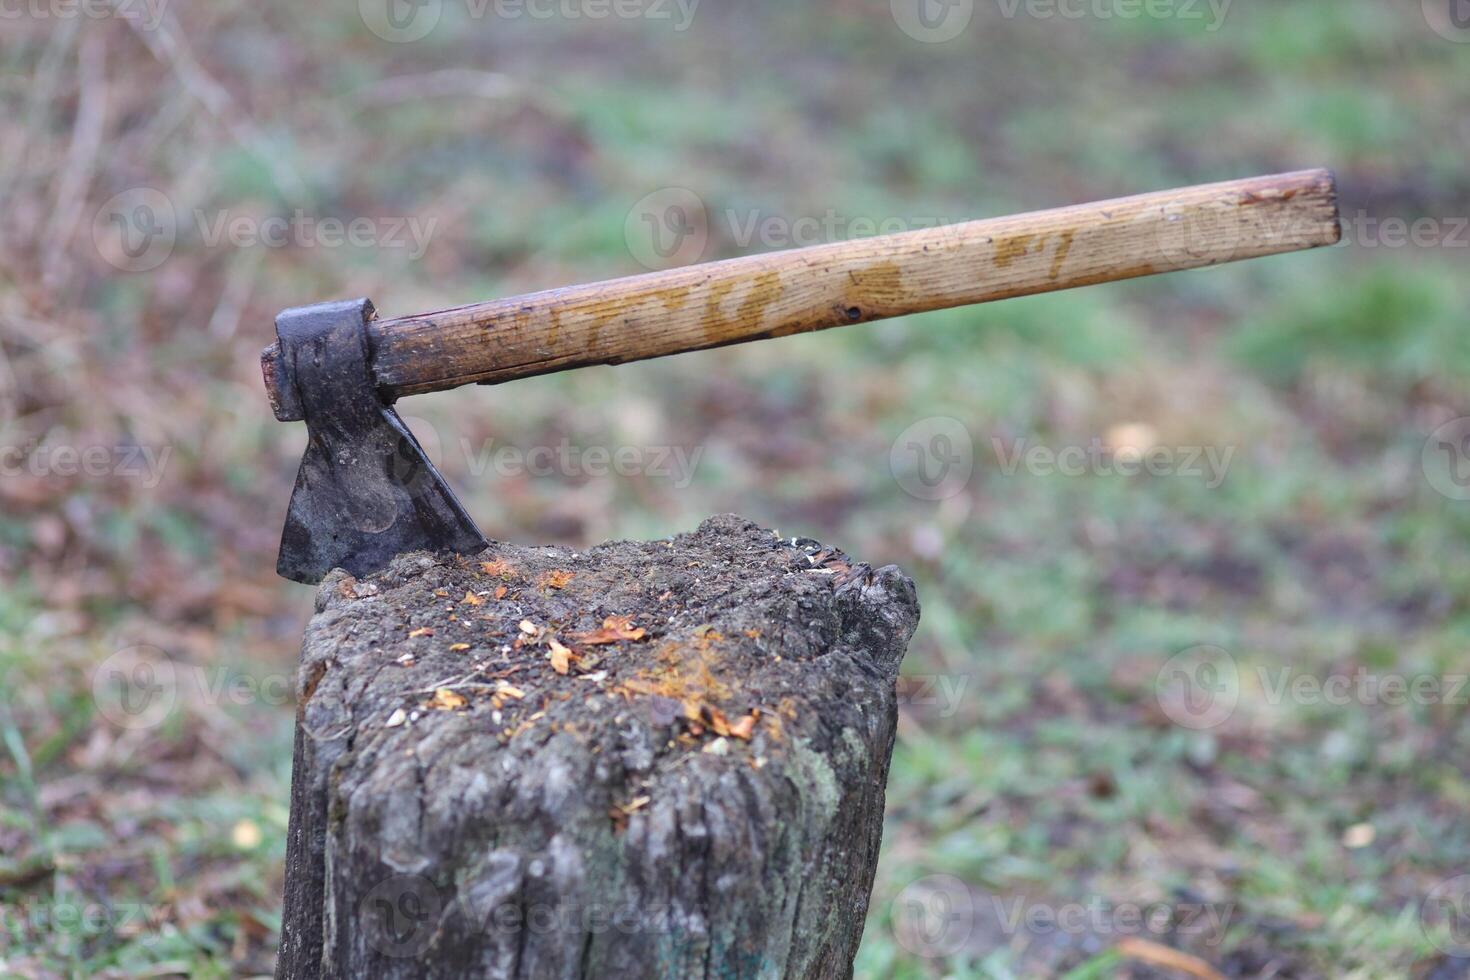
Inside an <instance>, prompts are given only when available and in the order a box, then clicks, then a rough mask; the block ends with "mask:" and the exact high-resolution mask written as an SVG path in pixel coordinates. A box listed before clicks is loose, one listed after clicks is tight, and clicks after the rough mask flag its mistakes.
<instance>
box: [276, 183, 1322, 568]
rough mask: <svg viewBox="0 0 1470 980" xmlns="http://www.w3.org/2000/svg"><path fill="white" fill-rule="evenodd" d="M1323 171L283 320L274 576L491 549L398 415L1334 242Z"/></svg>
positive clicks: (341, 307) (339, 307)
mask: <svg viewBox="0 0 1470 980" xmlns="http://www.w3.org/2000/svg"><path fill="white" fill-rule="evenodd" d="M1341 235H1342V231H1341V225H1340V222H1339V219H1338V211H1337V189H1336V183H1335V180H1334V177H1333V175H1332V173H1331V172H1330V171H1327V170H1306V171H1301V172H1298V173H1289V174H1278V175H1274V176H1268V177H1253V178H1248V179H1245V180H1236V181H1227V182H1224V183H1218V184H1205V185H1202V186H1198V187H1189V188H1183V189H1179V190H1172V191H1162V192H1159V193H1153V194H1143V195H1139V196H1136V197H1126V198H1120V199H1117V200H1112V201H1103V202H1100V203H1096V204H1083V205H1077V206H1073V207H1066V208H1059V209H1056V210H1052V211H1039V212H1034V213H1030V214H1022V215H1015V216H1012V217H1004V218H991V219H987V220H982V221H972V222H967V223H964V224H957V225H948V226H944V227H936V228H925V229H922V230H918V231H910V232H905V233H902V234H897V235H889V236H884V237H877V238H866V239H858V240H853V241H843V242H836V243H833V244H827V245H820V246H816V247H812V248H804V249H794V250H791V251H785V252H775V253H770V254H761V255H752V256H747V257H745V258H737V259H730V260H727V261H722V262H713V263H708V264H704V265H693V266H686V267H684V268H678V269H672V270H669V271H665V272H655V273H651V274H648V275H642V276H634V277H632V278H628V279H618V280H614V281H611V282H601V283H593V284H590V285H584V286H571V287H567V288H564V289H552V290H548V291H545V292H539V293H531V294H529V295H526V296H518V297H514V298H511V299H500V300H492V301H490V302H488V303H480V304H477V305H474V306H462V307H458V308H456V309H450V310H441V311H439V312H435V313H422V314H418V315H415V316H404V317H396V318H394V319H391V320H382V319H378V318H377V316H376V314H375V312H374V309H373V305H372V303H371V302H369V301H368V300H366V299H357V300H351V301H347V302H337V303H324V304H320V305H317V306H307V307H300V308H296V309H290V310H286V311H285V312H284V313H282V314H281V315H280V316H279V317H277V319H276V336H277V342H276V343H275V344H272V345H271V346H270V347H268V348H266V349H265V351H264V352H263V353H262V355H261V366H262V370H263V372H264V375H265V385H266V390H267V392H268V393H269V395H270V401H271V406H272V408H273V409H274V410H275V415H276V418H278V419H280V420H281V421H283V422H292V421H301V420H304V421H305V422H306V426H307V432H308V435H309V442H308V444H307V448H306V454H305V456H304V457H303V458H302V461H301V469H300V471H299V472H298V474H297V477H296V487H295V490H294V491H293V493H292V496H291V505H290V509H289V511H288V513H287V517H286V527H285V531H284V533H283V535H282V537H281V553H280V560H279V562H278V563H277V566H276V567H277V571H278V572H279V573H280V574H281V575H283V576H284V577H286V578H288V579H292V580H294V581H297V582H307V583H311V582H319V581H321V579H322V578H323V577H325V576H326V574H327V573H328V572H330V571H331V570H332V569H334V568H342V569H345V570H346V571H348V572H350V573H352V574H353V575H365V574H368V573H370V572H373V571H376V570H378V569H381V568H383V567H384V566H385V565H387V564H388V562H389V561H391V560H392V559H393V558H394V557H395V556H397V555H399V554H402V553H404V552H408V551H417V550H421V549H422V550H429V551H446V550H447V551H453V552H459V553H462V554H473V553H475V552H478V551H480V550H482V549H484V548H485V547H487V545H488V541H487V540H486V539H485V536H484V535H483V534H481V533H480V531H479V529H478V528H477V527H476V526H475V522H474V521H473V520H471V519H470V516H469V515H468V514H467V513H466V512H465V510H464V508H463V507H462V506H461V505H460V503H459V501H458V500H456V499H455V496H454V492H453V491H452V490H450V488H449V485H448V484H447V483H446V482H445V481H444V478H443V477H442V476H441V475H440V474H439V473H438V472H437V471H436V470H435V469H434V467H433V465H432V464H431V463H430V462H429V460H428V458H427V457H426V456H425V455H424V452H423V449H422V448H421V447H420V446H419V443H418V441H417V440H416V439H414V437H413V434H412V433H411V432H409V430H408V428H407V427H406V426H405V425H404V424H403V422H402V420H401V419H400V418H399V417H398V413H397V412H395V411H394V410H393V408H392V405H393V404H394V402H396V401H397V400H398V399H399V398H402V397H404V396H405V395H417V394H422V393H424V392H430V391H443V390H445V389H449V388H457V387H459V386H460V385H467V384H499V383H501V382H504V381H513V380H515V379H517V378H529V377H533V376H535V375H538V374H547V373H550V372H553V371H567V370H571V369H572V368H579V367H586V366H588V365H593V364H621V363H623V362H625V361H637V360H643V359H645V358H651V357H663V356H665V355H668V354H679V353H683V352H685V351H695V350H704V349H707V348H711V347H722V346H725V345H727V344H739V343H744V342H746V341H750V340H764V339H766V338H770V337H784V336H787V335H788V334H795V333H802V332H804V331H809V330H824V329H826V328H828V327H837V326H843V325H846V324H852V323H861V322H864V321H869V320H881V319H884V318H886V317H894V316H902V315H904V314H909V313H922V312H926V311H929V310H938V309H947V308H950V307H957V306H968V305H971V304H975V303H985V302H989V301H991V300H999V299H1008V298H1010V297H1013V296H1026V295H1030V294H1034V293H1044V292H1050V291H1052V290H1058V289H1071V288H1073V287H1076V286H1090V285H1093V284H1096V283H1102V282H1112V281H1115V280H1122V279H1133V278H1137V277H1139V276H1147V275H1153V274H1155V273H1162V272H1175V271H1180V270H1184V269H1196V268H1201V267H1204V266H1210V265H1218V264H1220V263H1223V262H1232V261H1236V260H1240V259H1249V258H1257V257H1260V256H1265V255H1274V254H1279V253H1282V252H1290V251H1295V250H1299V249H1307V248H1315V247H1318V246H1322V245H1333V244H1336V243H1337V242H1338V241H1339V240H1340V239H1341Z"/></svg>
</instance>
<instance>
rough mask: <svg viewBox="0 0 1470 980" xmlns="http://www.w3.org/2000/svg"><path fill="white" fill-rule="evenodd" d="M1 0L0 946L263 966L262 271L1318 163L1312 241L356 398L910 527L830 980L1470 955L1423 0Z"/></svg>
mask: <svg viewBox="0 0 1470 980" xmlns="http://www.w3.org/2000/svg"><path fill="white" fill-rule="evenodd" d="M0 31H3V34H4V44H3V46H0V105H3V111H0V259H3V261H0V576H3V590H0V975H6V976H9V975H16V976H26V977H31V976H174V975H183V976H195V977H225V976H250V975H259V974H265V973H269V972H270V970H271V969H272V966H273V959H274V949H275V944H276V941H277V934H278V929H279V924H280V920H279V915H280V910H279V904H280V894H281V866H282V859H283V855H284V849H285V843H284V841H285V831H286V817H287V809H286V806H287V795H288V783H289V767H290V754H291V726H292V719H293V705H292V703H291V691H292V678H293V673H292V672H293V669H294V664H295V660H296V656H297V645H298V643H299V639H300V635H301V631H302V629H303V627H304V625H305V623H306V620H307V618H308V617H309V615H310V613H311V609H312V601H313V592H312V590H311V589H309V588H306V587H303V586H297V585H291V584H288V583H285V582H282V581H280V580H278V579H276V578H275V576H274V564H275V550H276V545H277V541H278V534H279V529H280V526H281V523H282V520H283V517H284V512H285V507H286V503H287V500H288V498H289V494H290V488H291V484H292V480H293V478H294V472H295V467H296V464H297V461H298V460H299V458H300V452H301V449H302V447H303V445H304V442H305V431H304V428H303V427H302V426H300V425H281V424H278V423H276V422H275V421H274V420H273V419H272V417H271V414H270V411H269V409H268V406H267V403H266V400H265V396H264V393H263V391H262V387H261V382H260V377H259V369H258V364H257V358H258V353H259V350H260V348H261V347H262V346H264V345H265V344H266V343H268V342H269V341H270V340H271V339H272V336H273V327H272V321H273V318H274V315H275V314H276V312H278V311H279V310H280V309H282V308H284V307H287V306H293V305H300V304H303V303H309V302H315V301H320V300H326V299H335V298H343V297H352V296H359V295H368V296H371V297H373V298H374V299H375V300H376V301H377V303H378V306H379V309H380V310H381V311H382V313H383V314H384V315H387V316H394V315H400V314H406V313H416V312H421V311H424V310H430V309H437V308H442V307H446V306H451V305H456V304H460V303H467V302H473V301H477V300H482V299H487V298H491V297H495V296H500V295H509V294H513V293H516V292H522V291H528V290H533V289H539V288H545V287H552V286H558V285H565V284H569V283H573V282H579V281H586V280H592V279H597V278H603V277H610V276H614V275H622V274H630V273H636V272H640V271H644V270H645V269H646V268H648V267H657V266H660V265H663V264H670V263H683V262H690V261H696V260H700V259H705V260H707V259H713V258H720V257H728V256H733V255H741V254H748V253H751V252H757V251H762V250H768V249H775V248H785V247H791V246H793V245H809V244H817V243H819V242H822V241H828V240H834V239H839V238H848V237H856V236H861V235H867V234H873V233H875V232H882V231H896V230H903V229H906V228H913V227H923V226H928V225H932V224H936V223H949V222H954V221H960V220H965V219H968V218H972V217H982V216H986V215H992V214H1003V213H1009V212H1015V211H1021V210H1029V209H1034V208H1043V207H1051V206H1056V205H1062V204H1069V203H1077V202H1082V201H1087V200H1093V199H1100V198H1106V197H1111V196H1118V195H1123V194H1130V193H1135V192H1140V191H1145V190H1155V189H1162V188H1165V187H1169V186H1173V185H1178V184H1190V183H1199V182H1204V181H1209V180H1217V179H1227V178H1233V177H1242V176H1248V175H1251V174H1256V173H1268V172H1273V171H1281V170H1293V169H1300V168H1303V167H1309V166H1318V165H1329V166H1332V167H1334V168H1336V170H1337V173H1338V175H1339V177H1340V180H1341V183H1342V189H1343V199H1342V206H1343V215H1344V239H1345V240H1344V244H1343V245H1342V246H1341V247H1338V248H1332V249H1324V250H1320V251H1317V252H1312V253H1308V254H1302V255H1293V256H1287V257H1282V258H1275V259H1267V260H1263V261H1258V262H1253V263H1246V264H1242V265H1235V266H1229V267H1224V268H1219V269H1213V270H1208V271H1203V272H1191V273H1184V274H1178V275H1173V276H1167V277H1161V278H1158V279H1154V280H1144V281H1138V282H1133V283H1127V284H1119V285H1109V286H1102V287H1097V288H1093V289H1088V290H1085V291H1080V292H1073V293H1066V294H1058V295H1054V296H1047V297H1038V298H1032V299H1024V300H1016V301H1011V302H1007V303H1002V304H996V305H992V306H986V307H982V308H977V309H970V310H962V311H956V312H950V313H941V314H932V315H928V316H924V317H917V318H912V319H909V320H902V321H894V322H888V323H882V324H875V325H868V326H860V327H855V328H851V329H847V330H841V331H835V332H828V333H823V334H818V335H808V336H803V337H798V338H792V339H786V340H781V341H774V342H769V343H764V344H757V345H752V346H746V347H740V348H734V349H726V350H720V351H714V352H707V353H699V354H691V355H684V356H681V357H677V358H672V359H668V360H664V361H659V362H652V363H644V364H636V365H631V366H625V367H620V368H616V369H613V368H597V369H589V370H585V371H580V372H577V373H574V374H568V375H563V376H554V377H545V378H538V379H534V380H528V381H521V382H516V383H515V384H514V385H513V386H511V387H503V388H471V389H465V390H462V391H460V392H457V393H455V394H452V395H451V394H443V395H437V396H432V397H427V398H418V399H411V400H408V401H406V402H404V403H402V404H401V405H400V406H399V407H400V410H401V411H402V412H403V414H404V415H405V416H408V417H410V418H411V425H413V427H414V428H415V429H416V431H418V432H419V434H420V436H421V438H422V439H423V440H424V441H425V443H426V444H427V445H428V446H429V448H430V451H431V453H432V455H434V456H435V458H436V459H437V461H438V462H439V464H440V465H441V467H442V468H443V469H444V471H445V472H446V474H447V475H448V476H449V478H450V479H451V481H452V482H453V483H454V485H455V486H456V488H457V489H458V490H459V491H460V495H461V497H462V499H464V500H465V502H466V504H467V506H468V507H469V509H470V511H471V512H472V513H473V514H474V515H475V517H476V518H477V519H478V521H479V522H480V524H481V526H482V527H483V528H484V530H485V531H486V533H487V534H489V535H490V536H491V537H494V538H499V539H505V540H513V541H516V542H521V543H532V542H559V543H568V544H573V545H589V544H593V543H596V542H600V541H603V540H606V539H610V538H621V537H649V538H656V537H662V536H666V535H669V534H673V533H676V532H680V531H685V530H690V529H692V528H693V527H695V526H696V525H697V523H698V522H699V521H700V520H701V519H702V518H703V517H705V516H707V515H710V514H713V513H719V512H727V511H734V512H739V513H741V514H743V515H744V516H747V517H749V518H751V519H753V520H756V521H758V522H761V523H763V524H765V525H767V526H770V527H773V528H778V529H779V530H780V531H781V532H782V533H783V534H786V535H801V536H811V537H815V538H818V539H820V540H822V541H824V542H827V543H830V544H834V545H838V546H841V547H843V548H845V549H846V550H848V551H849V552H850V553H851V554H853V555H855V556H857V557H858V558H860V559H862V560H864V561H868V562H872V563H873V564H885V563H889V562H894V563H898V564H900V565H902V566H903V567H904V568H905V569H906V570H907V571H908V572H909V573H910V574H912V575H913V576H914V578H915V579H916V580H917V582H918V585H919V592H920V596H921V599H922V602H923V609H924V618H923V623H922V625H921V627H920V630H919V633H918V635H917V637H916V638H915V640H914V643H913V646H912V648H911V650H910V653H909V656H908V659H907V661H906V664H905V679H904V682H903V685H902V687H901V695H902V701H903V705H902V709H901V711H902V714H901V722H900V730H899V731H900V734H899V741H898V746H897V751H896V756H895V760H894V765H893V771H892V777H891V782H890V785H889V812H888V823H887V828H886V832H885V837H884V852H883V857H882V862H881V865H880V869H879V879H878V883H877V887H876V891H875V894H874V899H873V903H872V909H871V916H870V921H869V923H868V930H867V934H866V939H865V944H864V947H863V950H862V954H861V957H860V959H859V962H858V973H859V975H860V976H863V977H902V978H928V977H996V978H1008V977H1050V976H1066V977H1070V978H1086V977H1113V976H1127V977H1177V976H1195V977H1204V978H1207V980H1208V978H1210V977H1215V976H1228V977H1257V976H1261V977H1337V978H1382V977H1409V976H1412V977H1422V978H1429V977H1432V978H1439V980H1445V978H1453V977H1464V976H1470V959H1466V958H1465V957H1470V878H1466V877H1461V876H1463V875H1466V874H1467V873H1470V821H1467V820H1466V819H1465V814H1466V812H1467V807H1470V784H1467V782H1466V779H1465V776H1466V770H1467V768H1470V727H1467V724H1466V708H1465V705H1466V704H1467V702H1470V686H1466V685H1465V673H1466V672H1467V671H1470V656H1467V648H1470V549H1467V547H1466V543H1467V536H1470V503H1466V500H1467V498H1470V423H1467V422H1466V421H1465V419H1464V416H1466V415H1470V329H1467V327H1470V324H1467V322H1466V320H1467V310H1470V305H1467V301H1470V274H1467V270H1470V264H1467V259H1470V227H1467V225H1470V171H1467V168H1466V158H1467V151H1470V113H1467V111H1466V108H1467V106H1470V5H1467V4H1466V3H1465V2H1464V0H1423V2H1422V3H1421V0H1337V2H1335V3H1331V4H1326V3H1321V2H1312V0H1273V2H1270V3H1265V2H1258V0H1251V2H1246V0H1236V2H1233V3H1232V2H1230V0H1213V2H1209V0H1151V2H1148V3H1143V2H1140V0H1060V2H1051V0H892V2H889V0H812V2H810V3H799V4H792V3H782V2H777V0H743V2H741V3H739V4H730V3H717V2H715V0H705V2H703V3H699V2H697V0H682V2H680V0H620V2H619V3H617V4H615V5H614V4H612V3H609V2H605V0H524V2H522V0H413V2H409V0H362V2H361V3H354V2H351V0H332V2H331V3H326V4H298V3H286V2H277V0H252V2H245V0H212V2H199V0H195V2H191V3H183V2H179V3H171V2H169V0H112V2H103V0H87V2H81V0H77V2H71V0H24V2H19V0H18V2H16V3H11V4H7V5H5V6H4V7H3V8H0ZM619 451H621V455H620V456H619V455H617V454H618V453H619ZM619 459H620V460H621V462H620V463H619V462H616V460H619ZM143 667H146V668H147V669H148V670H149V671H153V673H147V672H145V673H143V674H139V673H138V671H139V670H140V669H141V668H143ZM119 678H121V679H122V681H123V684H122V688H121V690H119V689H118V685H117V684H116V683H115V682H116V681H117V680H118V679H119ZM134 687H137V688H138V690H133V689H132V688H134ZM140 690H141V691H143V692H144V693H148V694H149V696H150V698H151V697H152V695H158V697H157V698H153V699H152V700H149V699H146V698H145V699H144V701H145V702H146V706H147V708H148V710H146V711H140V710H139V705H140V703H143V702H140V701H139V699H138V695H139V691H140ZM158 706H161V707H158ZM154 707H158V710H154Z"/></svg>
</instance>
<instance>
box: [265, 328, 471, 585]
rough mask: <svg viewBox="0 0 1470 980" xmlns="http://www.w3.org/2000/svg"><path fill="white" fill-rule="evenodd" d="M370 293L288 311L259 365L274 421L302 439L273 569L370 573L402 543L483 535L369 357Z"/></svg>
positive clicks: (412, 546)
mask: <svg viewBox="0 0 1470 980" xmlns="http://www.w3.org/2000/svg"><path fill="white" fill-rule="evenodd" d="M373 316H374V313H373V304H372V303H371V302H370V301H368V300H366V299H358V300H349V301H346V302H341V303H323V304H321V305H318V306H305V307H299V308H297V309H291V310H287V311H285V312H284V313H282V314H281V315H280V316H278V317H277V318H276V337H277V339H278V343H277V344H276V346H275V347H273V348H269V349H267V351H266V353H265V355H264V358H263V362H264V366H265V375H266V384H267V386H268V387H269V388H270V389H271V394H272V398H273V401H274V402H275V405H276V416H277V418H280V419H281V420H282V421H295V420H298V419H304V420H305V421H306V429H307V434H308V437H309V441H308V442H307V445H306V454H305V455H304V456H303V457H302V459H301V469H300V470H299V471H298V472H297V475H296V489H295V490H294V491H293V492H292V494H291V506H290V509H289V511H288V512H287V515H286V528H285V531H284V532H283V533H282V535H281V554H280V558H279V560H278V561H277V563H276V570H277V571H278V572H279V573H280V574H281V575H282V576H284V577H285V578H288V579H291V580H293V581H296V582H307V583H314V582H320V581H321V580H322V579H323V578H324V577H325V576H326V574H327V573H328V572H330V571H331V570H332V569H334V568H342V569H346V570H347V571H348V572H351V573H352V574H353V575H366V574H368V573H369V572H374V571H377V570H378V569H381V568H383V567H384V566H385V565H387V564H388V562H390V561H391V560H392V559H393V558H394V557H395V556H397V555H400V554H403V553H404V552H408V551H419V550H429V551H456V552H460V553H474V552H478V551H481V550H483V549H484V548H485V547H486V546H487V544H488V542H487V541H486V540H485V537H484V535H482V534H481V533H480V530H479V528H477V527H476V526H475V522H474V521H472V520H471V519H470V516H469V515H468V514H467V513H465V510H464V508H463V507H462V506H460V503H459V501H458V500H456V499H455V496H454V492H453V491H452V490H450V489H449V485H448V484H447V483H445V482H444V478H443V477H442V476H441V475H440V474H439V472H438V470H436V469H435V468H434V465H433V464H432V463H430V462H429V459H428V457H427V456H425V455H424V451H423V448H422V447H421V446H420V445H419V443H418V440H417V439H415V438H414V436H413V433H412V432H410V431H409V430H408V427H407V426H405V425H404V424H403V420H402V419H400V418H399V417H398V413H397V412H395V411H394V410H393V409H392V408H390V407H389V406H388V405H387V404H385V403H384V401H383V398H382V397H381V396H380V395H379V394H378V391H377V388H376V386H375V385H374V381H373V377H372V374H371V370H370V366H369V362H368V337H367V332H366V327H367V323H368V321H369V320H371V319H372V318H373Z"/></svg>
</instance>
